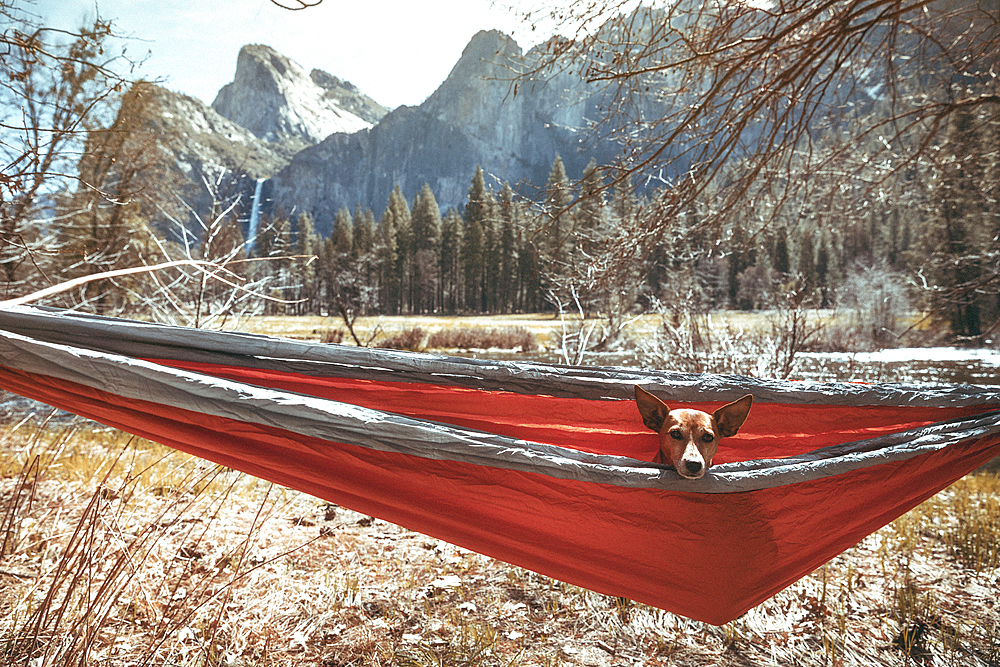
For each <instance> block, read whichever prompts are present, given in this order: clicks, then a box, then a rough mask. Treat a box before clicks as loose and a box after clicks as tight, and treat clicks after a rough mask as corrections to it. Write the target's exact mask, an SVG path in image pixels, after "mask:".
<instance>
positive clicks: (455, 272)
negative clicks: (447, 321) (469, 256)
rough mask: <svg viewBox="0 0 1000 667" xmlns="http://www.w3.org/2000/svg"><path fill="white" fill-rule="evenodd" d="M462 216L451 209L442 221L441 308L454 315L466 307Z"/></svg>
mask: <svg viewBox="0 0 1000 667" xmlns="http://www.w3.org/2000/svg"><path fill="white" fill-rule="evenodd" d="M463 225H464V223H463V221H462V216H461V215H459V214H458V211H456V210H455V209H449V210H448V212H447V213H446V214H445V216H444V220H442V221H441V254H440V262H441V268H440V273H441V299H440V301H441V307H442V308H443V309H444V310H445V311H446V312H449V313H454V312H456V311H458V310H459V309H461V308H463V307H464V302H463V299H462V289H461V287H462V282H463V281H462V279H461V277H462V262H461V252H462V228H463Z"/></svg>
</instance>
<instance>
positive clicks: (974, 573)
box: [0, 420, 1000, 667]
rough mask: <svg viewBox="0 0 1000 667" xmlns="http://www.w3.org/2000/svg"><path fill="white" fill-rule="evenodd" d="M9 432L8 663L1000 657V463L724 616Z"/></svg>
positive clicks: (110, 443)
mask: <svg viewBox="0 0 1000 667" xmlns="http://www.w3.org/2000/svg"><path fill="white" fill-rule="evenodd" d="M3 433H4V435H3V443H2V447H0V452H2V453H3V461H2V465H0V472H2V478H0V499H2V503H3V504H2V506H0V518H2V521H3V523H2V524H0V531H2V532H0V535H2V537H3V550H2V552H0V553H2V557H0V650H2V651H4V652H5V657H6V659H7V660H8V661H9V664H12V665H43V664H44V665H49V664H56V665H62V664H67V665H68V664H70V663H73V664H83V663H81V662H80V660H81V659H84V660H85V661H87V664H94V665H134V664H154V663H155V664H172V665H206V664H211V665H248V666H250V665H253V666H256V665H261V666H264V665H267V666H273V665H318V666H323V667H333V666H339V665H345V666H346V665H497V666H504V667H506V666H508V665H509V666H514V665H602V666H603V665H607V666H611V665H651V666H652V665H725V666H730V665H732V666H737V665H772V664H777V665H785V664H787V665H793V664H794V665H866V666H867V665H873V664H874V665H903V664H910V663H914V662H919V663H921V664H928V665H930V664H933V665H963V666H964V665H991V666H995V665H998V664H1000V606H998V604H997V602H996V598H997V591H998V590H1000V569H998V553H1000V503H998V499H1000V481H998V479H997V476H996V474H995V473H991V472H985V473H980V474H976V475H972V476H969V477H967V478H965V479H964V480H962V481H960V482H959V483H958V484H956V485H954V486H953V487H951V488H950V489H949V490H946V491H945V492H942V493H941V494H938V496H936V497H934V498H932V499H931V500H929V501H927V502H926V503H924V505H922V506H921V507H919V508H917V509H915V510H913V511H912V512H910V513H909V514H907V515H905V516H904V517H902V518H900V519H898V520H897V521H895V522H893V523H892V524H890V525H889V526H887V527H886V528H884V529H882V530H881V531H879V532H877V533H875V534H874V535H871V536H869V537H868V538H866V539H865V540H863V541H862V542H861V543H860V544H859V545H857V546H856V547H854V548H853V549H850V550H849V551H847V552H845V553H844V554H842V555H840V556H838V557H836V558H834V559H833V560H832V561H830V562H829V563H827V564H826V565H824V566H823V567H822V568H820V569H819V570H817V571H815V572H813V573H812V574H810V575H809V576H807V577H805V578H803V579H801V580H800V581H798V582H797V583H795V584H793V585H792V586H790V587H789V588H787V589H786V590H784V591H782V592H781V593H779V594H778V595H776V596H775V597H774V598H772V599H770V600H768V601H767V602H765V603H764V604H762V605H760V606H759V607H757V608H755V609H753V610H751V611H749V612H748V613H747V614H745V615H744V616H742V617H740V618H739V619H737V620H736V621H733V622H732V623H729V624H727V625H725V626H722V627H715V626H710V625H706V624H703V623H699V622H695V621H691V620H688V619H685V618H682V617H679V616H676V615H673V614H670V613H668V612H665V611H662V610H658V609H654V608H651V607H647V606H644V605H639V604H630V605H627V606H624V607H620V606H619V604H618V601H616V600H615V599H613V598H608V597H606V596H603V595H598V594H596V593H592V592H589V591H586V590H583V589H580V588H577V587H574V586H569V585H566V584H563V583H561V582H558V581H555V580H552V579H549V578H547V577H544V576H540V575H537V574H534V573H532V572H529V571H526V570H523V569H520V568H517V567H513V566H510V565H507V564H505V563H502V562H499V561H495V560H493V559H490V558H487V557H485V556H481V555H479V554H475V553H472V552H470V551H467V550H464V549H461V548H458V547H456V546H453V545H450V544H447V543H444V542H441V541H439V540H435V539H432V538H429V537H426V536H424V535H420V534H418V533H414V532H411V531H408V530H405V529H403V528H400V527H398V526H395V525H392V524H388V523H386V522H384V521H381V520H378V519H374V518H372V517H368V516H364V515H360V514H357V513H355V512H352V511H350V510H347V509H344V508H341V507H335V506H331V505H329V504H326V503H323V502H321V501H319V500H317V499H315V498H312V497H309V496H307V495H304V494H301V493H298V492H295V491H291V490H288V489H284V488H281V487H277V486H274V485H271V484H268V483H265V482H262V481H260V480H257V479H255V478H252V477H249V476H246V475H242V474H239V473H235V472H233V471H230V470H227V469H222V468H219V467H217V466H214V465H212V464H209V463H207V462H204V461H200V460H198V459H193V458H191V457H187V456H185V455H182V454H178V453H176V452H172V451H170V450H167V449H165V448H162V447H160V446H158V445H154V444H151V443H147V442H145V441H141V440H138V439H134V438H130V437H128V436H126V435H124V434H121V433H119V432H116V431H111V430H107V429H101V428H96V427H93V426H91V425H89V424H88V423H86V422H59V423H53V422H49V423H47V424H46V423H43V422H39V421H32V420H29V421H27V422H24V423H20V424H18V423H16V422H15V423H9V424H7V425H5V426H4V428H3ZM36 457H37V458H36ZM35 461H37V463H33V462H35Z"/></svg>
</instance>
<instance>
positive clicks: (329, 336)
mask: <svg viewBox="0 0 1000 667" xmlns="http://www.w3.org/2000/svg"><path fill="white" fill-rule="evenodd" d="M319 340H320V342H321V343H325V344H327V345H330V344H337V343H342V342H344V330H343V329H340V328H337V329H327V330H326V331H323V332H321V333H320V338H319Z"/></svg>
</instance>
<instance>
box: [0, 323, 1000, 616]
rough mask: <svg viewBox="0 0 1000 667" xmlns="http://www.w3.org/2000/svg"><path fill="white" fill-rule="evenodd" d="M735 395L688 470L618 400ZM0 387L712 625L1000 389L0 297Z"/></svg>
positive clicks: (990, 409) (979, 426)
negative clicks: (591, 357)
mask: <svg viewBox="0 0 1000 667" xmlns="http://www.w3.org/2000/svg"><path fill="white" fill-rule="evenodd" d="M636 384H640V385H642V386H643V387H645V388H648V389H650V390H652V391H654V392H655V393H657V394H659V395H660V396H662V397H664V398H665V400H667V402H668V403H670V404H671V406H672V407H673V406H679V407H680V406H683V407H693V408H698V409H702V410H706V411H713V410H714V409H716V408H717V407H719V406H720V405H722V404H724V403H726V402H729V401H732V400H734V399H736V398H739V397H740V396H742V395H743V394H745V393H752V394H753V395H754V398H755V403H754V406H753V409H752V410H751V412H750V416H749V418H748V419H747V421H746V423H745V424H744V426H743V427H742V428H741V429H740V433H739V434H738V435H737V436H735V437H733V438H728V439H726V440H723V442H722V448H721V449H720V451H719V454H718V456H717V457H716V465H715V466H714V467H713V468H712V469H711V470H710V471H709V474H708V475H706V476H705V477H704V478H702V479H699V480H686V479H683V478H681V477H680V476H679V475H677V473H676V472H674V471H673V470H672V469H670V468H669V467H667V466H663V465H659V464H656V463H652V462H651V461H652V460H653V458H654V455H655V453H656V449H657V436H656V434H654V433H653V432H652V431H649V430H647V429H646V428H645V427H644V426H643V424H642V419H641V417H640V416H639V413H638V410H637V409H636V407H635V403H634V401H633V400H632V394H633V387H634V385H636ZM0 388H2V389H4V390H7V391H11V392H14V393H17V394H20V395H22V396H26V397H29V398H33V399H37V400H39V401H42V402H44V403H48V404H49V405H52V406H55V407H58V408H62V409H64V410H68V411H70V412H73V413H76V414H78V415H82V416H84V417H88V418H90V419H93V420H96V421H98V422H101V423H104V424H107V425H110V426H114V427H117V428H120V429H122V430H124V431H127V432H130V433H134V434H137V435H139V436H142V437H145V438H148V439H150V440H154V441H156V442H160V443H163V444H165V445H168V446H171V447H174V448H176V449H179V450H182V451H185V452H189V453H191V454H194V455H196V456H199V457H203V458H205V459H209V460H211V461H215V462H217V463H220V464H223V465H226V466H230V467H232V468H235V469H237V470H241V471H244V472H247V473H250V474H252V475H256V476H258V477H261V478H264V479H268V480H271V481H274V482H277V483H279V484H282V485H286V486H289V487H292V488H295V489H299V490H301V491H304V492H307V493H310V494H312V495H314V496H317V497H319V498H323V499H325V500H328V501H330V502H334V503H337V504H340V505H343V506H344V507H348V508H351V509H354V510H357V511H359V512H364V513H366V514H370V515H373V516H376V517H379V518H382V519H385V520H388V521H391V522H393V523H396V524H399V525H402V526H405V527H407V528H410V529H413V530H416V531H420V532H422V533H425V534H428V535H431V536H434V537H437V538H440V539H443V540H447V541H449V542H452V543H454V544H458V545H460V546H463V547H466V548H469V549H472V550H475V551H478V552H480V553H483V554H486V555H489V556H492V557H495V558H498V559H501V560H504V561H507V562H509V563H512V564H515V565H518V566H522V567H525V568H529V569H531V570H534V571H536V572H540V573H542V574H546V575H549V576H552V577H555V578H558V579H561V580H563V581H566V582H569V583H572V584H576V585H579V586H583V587H586V588H589V589H592V590H595V591H598V592H600V593H605V594H608V595H615V596H624V597H628V598H631V599H633V600H637V601H640V602H644V603H647V604H651V605H655V606H657V607H660V608H663V609H667V610H669V611H673V612H676V613H679V614H682V615H685V616H688V617H690V618H694V619H699V620H703V621H707V622H709V623H714V624H723V623H726V622H728V621H730V620H732V619H734V618H736V617H738V616H739V615H741V614H742V613H744V612H745V611H747V610H748V609H750V608H752V607H753V606H755V605H757V604H759V603H760V602H762V601H764V600H766V599H767V598H769V597H770V596H772V595H774V594H775V593H776V592H778V591H780V590H781V589H783V588H785V587H786V586H788V585H789V584H791V583H793V582H794V581H796V580H797V579H799V578H800V577H802V576H804V575H805V574H808V573H809V572H810V571H812V570H813V569H815V568H816V567H818V566H819V565H821V564H822V563H824V562H826V561H827V560H829V559H830V558H832V557H833V556H835V555H836V554H838V553H840V552H842V551H844V550H845V549H847V548H849V547H851V546H853V545H854V544H856V543H857V542H858V541H860V540H861V539H862V538H864V537H865V536H866V535H868V534H870V533H872V532H874V531H875V530H877V529H879V528H880V527H882V526H884V525H885V524H887V523H889V522H890V521H892V520H893V519H895V518H896V517H898V516H900V515H901V514H903V513H905V512H906V511H908V510H909V509H911V508H912V507H914V506H916V505H917V504H919V503H920V502H922V501H923V500H925V499H926V498H928V497H930V496H932V495H934V494H935V493H937V492H938V491H940V490H941V489H943V488H945V487H947V486H948V485H949V484H951V483H952V482H954V481H955V480H957V479H959V478H960V477H962V476H963V475H965V474H967V473H968V472H970V471H972V470H974V469H975V468H977V467H978V466H980V465H982V464H983V463H985V462H987V461H988V460H989V459H991V458H992V457H994V456H997V455H998V454H1000V410H998V407H1000V389H998V388H991V387H983V386H946V385H885V384H883V385H853V384H834V383H810V382H777V381H764V380H755V379H750V378H743V377H735V376H731V377H730V376H713V375H688V374H678V373H665V372H649V371H641V370H631V369H622V368H580V367H569V366H550V365H543V364H534V363H511V362H491V361H482V360H470V359H459V358H447V357H435V356H429V355H418V354H411V353H400V352H394V351H387V350H371V349H364V348H354V347H348V346H339V345H321V344H315V343H307V342H299V341H292V340H284V339H277V338H271V337H265V336H259V335H251V334H242V333H223V332H211V331H203V330H194V329H184V328H176V327H167V326H162V325H154V324H147V323H141V322H133V321H127V320H118V319H111V318H103V317H97V316H88V315H80V314H73V313H69V312H64V311H54V310H47V309H40V308H27V307H8V308H4V309H0Z"/></svg>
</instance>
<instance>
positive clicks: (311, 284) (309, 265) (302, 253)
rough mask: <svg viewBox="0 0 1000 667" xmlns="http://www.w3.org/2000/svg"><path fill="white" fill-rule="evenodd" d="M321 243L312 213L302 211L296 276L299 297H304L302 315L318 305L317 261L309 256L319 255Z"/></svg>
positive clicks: (297, 230)
mask: <svg viewBox="0 0 1000 667" xmlns="http://www.w3.org/2000/svg"><path fill="white" fill-rule="evenodd" d="M320 243H322V241H321V240H320V238H319V236H318V235H317V234H316V227H315V223H314V222H313V217H312V215H311V214H310V213H306V212H303V213H300V214H299V216H298V218H296V221H295V254H296V255H298V256H299V258H298V259H297V260H296V262H295V278H296V280H297V281H298V284H299V286H300V287H299V294H298V298H299V299H304V302H303V303H301V304H299V306H298V312H299V314H300V315H301V314H304V313H310V312H313V309H314V308H315V307H316V306H317V304H316V296H317V292H318V286H317V284H316V261H315V260H310V259H309V258H310V257H314V256H316V255H317V253H318V252H319V246H320Z"/></svg>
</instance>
